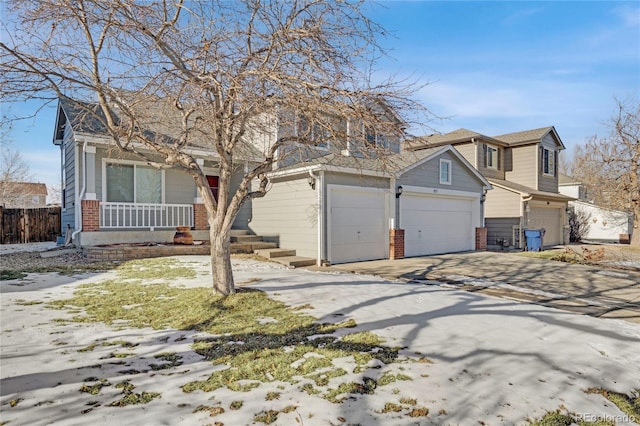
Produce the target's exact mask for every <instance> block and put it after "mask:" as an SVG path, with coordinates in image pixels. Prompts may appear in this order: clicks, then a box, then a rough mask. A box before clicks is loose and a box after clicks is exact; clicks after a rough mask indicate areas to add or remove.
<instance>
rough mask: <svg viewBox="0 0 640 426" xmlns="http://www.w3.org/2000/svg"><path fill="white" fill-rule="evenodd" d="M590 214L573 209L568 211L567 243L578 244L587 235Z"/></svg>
mask: <svg viewBox="0 0 640 426" xmlns="http://www.w3.org/2000/svg"><path fill="white" fill-rule="evenodd" d="M590 220H591V214H590V213H589V212H587V211H585V210H579V209H576V208H575V207H571V208H570V209H569V241H571V242H572V243H579V242H580V241H582V240H583V239H584V237H586V236H587V234H588V233H589V228H590V226H591V223H590Z"/></svg>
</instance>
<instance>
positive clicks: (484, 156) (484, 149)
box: [482, 143, 487, 168]
mask: <svg viewBox="0 0 640 426" xmlns="http://www.w3.org/2000/svg"><path fill="white" fill-rule="evenodd" d="M482 164H483V165H484V168H487V144H486V143H483V144H482Z"/></svg>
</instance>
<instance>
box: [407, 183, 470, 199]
mask: <svg viewBox="0 0 640 426" xmlns="http://www.w3.org/2000/svg"><path fill="white" fill-rule="evenodd" d="M407 192H415V193H418V194H432V195H442V196H445V197H463V198H472V199H478V200H480V195H481V194H480V193H478V192H471V191H458V190H456V189H442V188H427V187H422V186H410V185H402V194H406V193H407Z"/></svg>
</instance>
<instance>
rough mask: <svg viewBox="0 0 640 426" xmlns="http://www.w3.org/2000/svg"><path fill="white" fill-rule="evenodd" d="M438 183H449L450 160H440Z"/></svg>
mask: <svg viewBox="0 0 640 426" xmlns="http://www.w3.org/2000/svg"><path fill="white" fill-rule="evenodd" d="M440 183H441V184H443V185H451V160H443V159H441V160H440Z"/></svg>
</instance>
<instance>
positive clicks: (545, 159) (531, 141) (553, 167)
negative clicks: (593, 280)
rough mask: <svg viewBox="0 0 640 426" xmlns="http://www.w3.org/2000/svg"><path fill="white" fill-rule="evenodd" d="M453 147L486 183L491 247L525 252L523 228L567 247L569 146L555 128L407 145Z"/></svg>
mask: <svg viewBox="0 0 640 426" xmlns="http://www.w3.org/2000/svg"><path fill="white" fill-rule="evenodd" d="M447 144H451V145H453V146H455V148H456V149H457V150H458V151H459V152H460V153H461V154H462V155H463V156H464V157H465V159H467V160H468V161H469V162H470V163H471V164H472V165H473V166H474V167H475V168H477V169H478V170H479V172H480V173H481V174H482V175H483V176H485V177H486V178H487V180H488V181H489V182H490V183H491V185H492V186H493V190H492V191H490V192H488V193H487V194H486V201H485V203H484V217H485V226H486V228H487V241H488V244H489V245H503V246H515V247H523V240H522V231H523V230H524V229H528V228H531V229H544V230H545V234H544V239H543V241H544V245H545V246H549V245H556V244H564V243H568V235H567V234H568V228H567V226H568V222H567V207H568V204H567V203H568V201H570V200H572V198H571V197H568V196H565V195H562V194H560V193H559V191H558V155H559V153H560V151H561V150H563V149H564V148H565V147H564V145H563V143H562V140H561V139H560V136H559V135H558V133H557V132H556V130H555V128H554V127H544V128H540V129H534V130H527V131H523V132H516V133H508V134H504V135H499V136H493V137H490V136H486V135H482V134H480V133H477V132H473V131H470V130H467V129H459V130H455V131H453V132H450V133H447V134H444V135H431V136H426V137H422V138H418V139H415V140H412V141H410V142H408V143H407V144H406V145H405V147H406V149H407V150H410V151H418V152H419V151H420V150H421V149H427V148H433V147H437V146H442V145H447Z"/></svg>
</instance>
